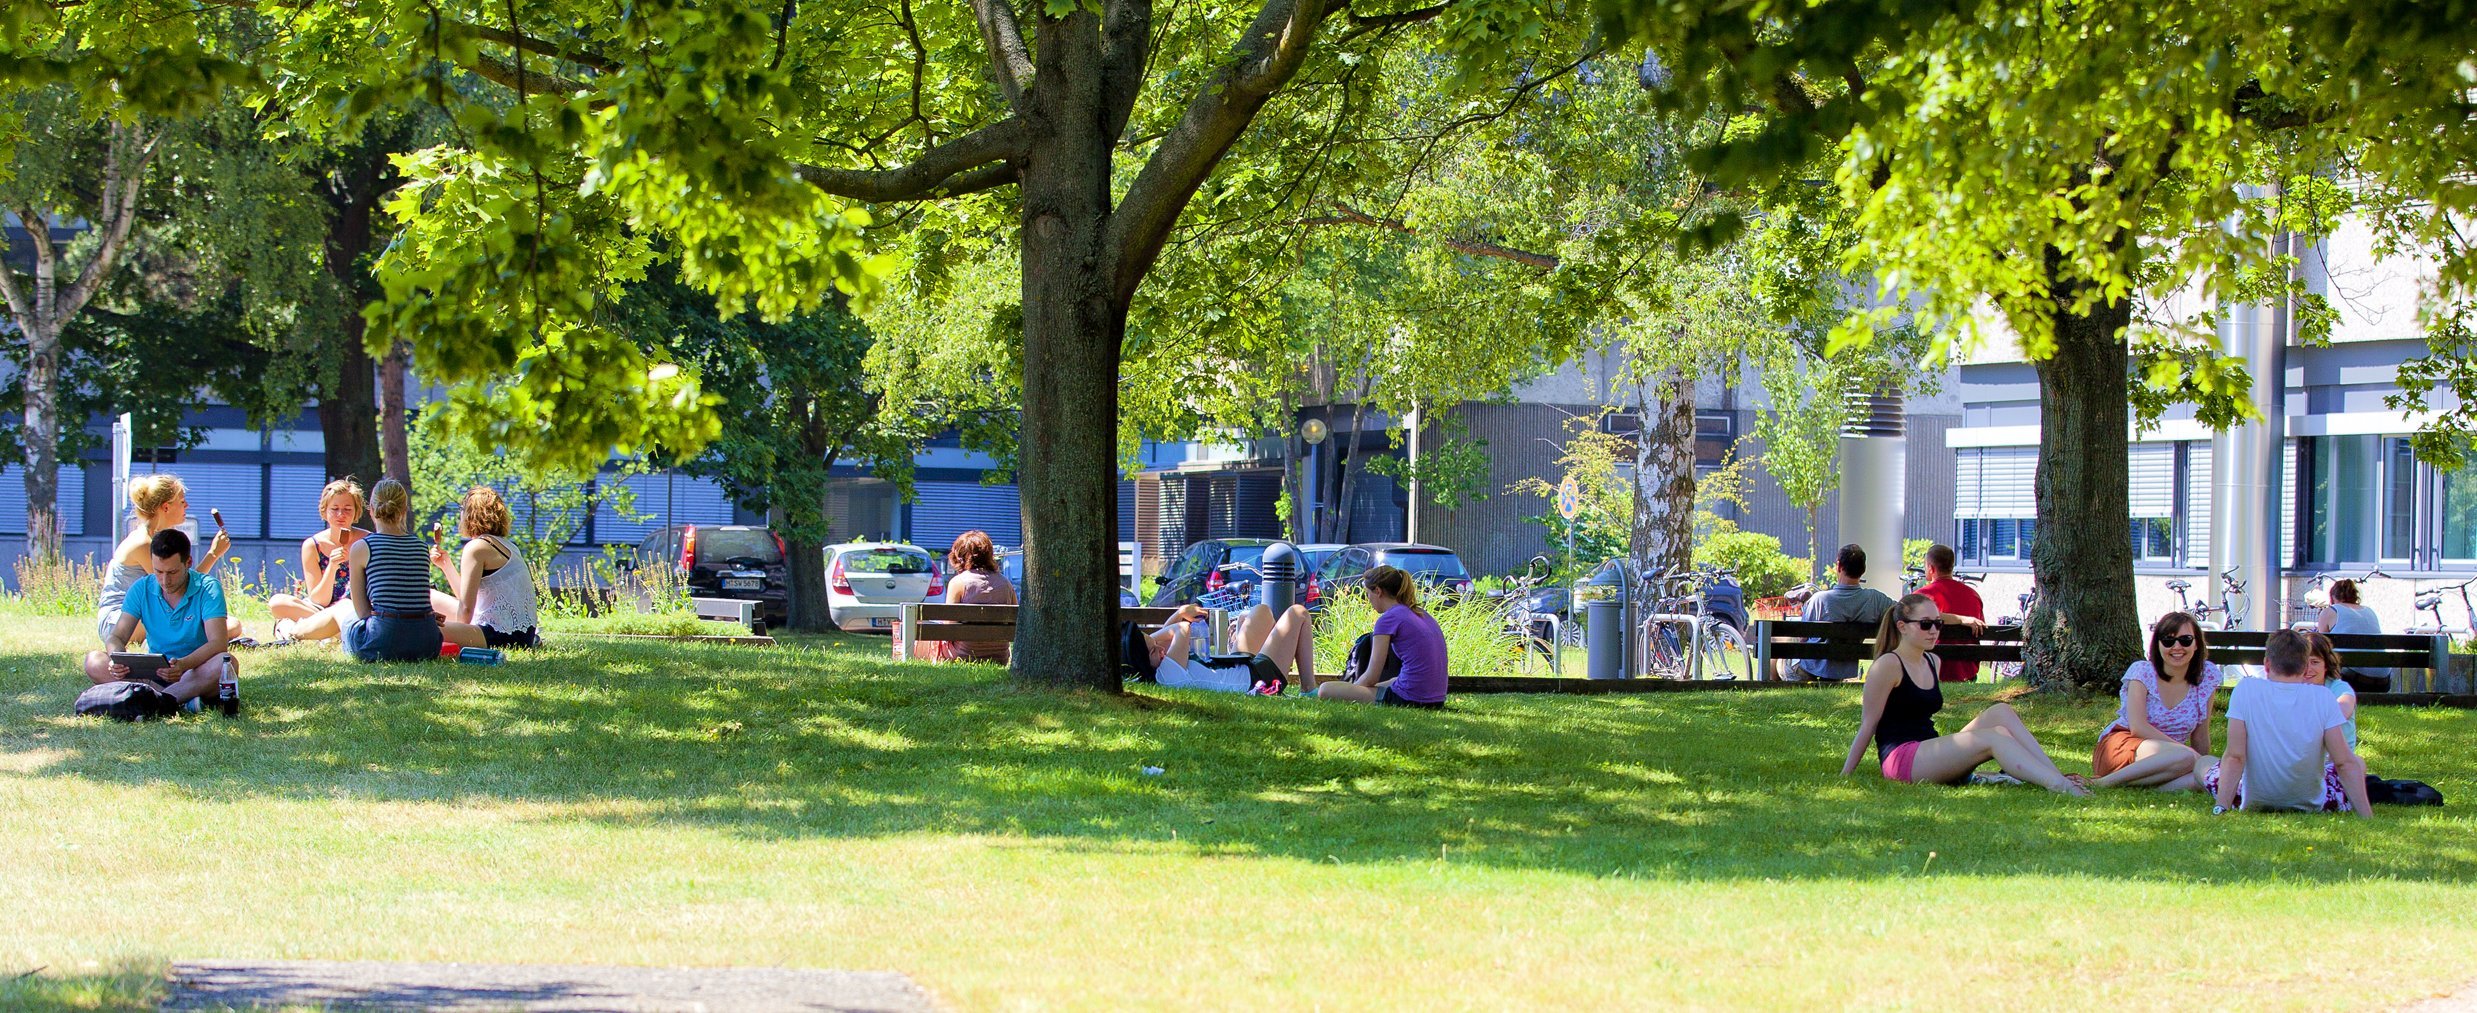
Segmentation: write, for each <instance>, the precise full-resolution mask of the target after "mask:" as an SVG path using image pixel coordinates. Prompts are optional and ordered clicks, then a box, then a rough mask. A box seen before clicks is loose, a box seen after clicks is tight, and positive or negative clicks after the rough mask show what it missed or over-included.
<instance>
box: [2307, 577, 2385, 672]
mask: <svg viewBox="0 0 2477 1013" xmlns="http://www.w3.org/2000/svg"><path fill="white" fill-rule="evenodd" d="M2314 629H2316V630H2318V631H2320V632H2323V633H2343V634H2348V633H2353V634H2364V635H2380V634H2381V633H2382V616H2380V615H2378V614H2376V613H2375V612H2374V610H2373V609H2370V608H2366V607H2365V606H2363V605H2360V604H2358V603H2357V582H2356V581H2353V580H2338V581H2333V582H2331V603H2330V604H2328V605H2324V606H2323V607H2322V614H2321V615H2319V616H2316V617H2315V618H2314ZM2325 642H2326V643H2327V642H2328V641H2325ZM2392 671H2393V670H2392V669H2388V668H2368V669H2356V668H2349V669H2342V670H2340V671H2337V672H2333V673H2331V676H2332V678H2336V679H2345V680H2347V681H2348V685H2350V686H2353V687H2355V688H2356V691H2357V692H2359V693H2388V692H2390V691H2391V675H2392Z"/></svg>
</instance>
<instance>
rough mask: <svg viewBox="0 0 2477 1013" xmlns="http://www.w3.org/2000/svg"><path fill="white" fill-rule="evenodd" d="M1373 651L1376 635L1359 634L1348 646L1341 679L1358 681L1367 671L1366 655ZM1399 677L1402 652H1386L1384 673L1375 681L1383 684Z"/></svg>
mask: <svg viewBox="0 0 2477 1013" xmlns="http://www.w3.org/2000/svg"><path fill="white" fill-rule="evenodd" d="M1375 650H1376V634H1374V633H1362V634H1359V639H1358V640H1356V641H1353V642H1352V643H1351V645H1350V658H1349V660H1347V661H1344V662H1342V678H1343V679H1344V680H1347V681H1350V682H1357V681H1359V676H1360V675H1361V674H1362V673H1365V672H1366V671H1367V670H1368V655H1370V654H1372V653H1374V652H1375ZM1401 675H1402V652H1400V651H1386V652H1385V671H1384V673H1383V674H1381V675H1378V676H1377V677H1376V681H1378V682H1383V681H1385V680H1387V679H1396V678H1400V677H1401Z"/></svg>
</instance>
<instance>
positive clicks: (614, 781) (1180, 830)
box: [0, 638, 2477, 882]
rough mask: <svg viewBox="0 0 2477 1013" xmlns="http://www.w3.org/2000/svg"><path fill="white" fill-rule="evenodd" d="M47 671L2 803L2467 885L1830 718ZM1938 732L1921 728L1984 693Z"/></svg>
mask: <svg viewBox="0 0 2477 1013" xmlns="http://www.w3.org/2000/svg"><path fill="white" fill-rule="evenodd" d="M12 639H13V640H15V639H22V638H12ZM65 658H66V655H65V652H62V651H45V650H40V649H36V648H30V647H25V646H20V645H18V644H15V643H10V644H0V659H5V660H6V661H7V662H8V663H9V664H8V670H7V672H6V673H0V776H21V777H32V778H83V779H90V780H93V781H98V782H106V783H116V784H126V785H136V786H145V787H149V788H161V789H163V790H168V791H180V792H186V793H189V794H192V795H195V796H199V797H203V798H207V799H214V800H248V799H253V798H267V799H311V798H317V799H327V798H334V797H337V796H345V797H354V798H366V799H371V800H384V801H429V802H444V803H471V804H487V803H491V802H525V803H543V804H546V805H547V806H549V807H550V811H549V812H547V813H546V814H544V815H541V816H539V817H534V818H540V819H545V820H591V821H603V822H610V823H617V824H629V825H645V824H658V823H673V824H679V825H686V826H696V827H701V828H714V829H718V830H722V831H726V832H729V833H734V834H739V835H744V836H747V837H751V838H760V839H768V838H808V837H849V838H871V837H885V836H894V835H905V834H920V833H936V834H975V835H993V836H996V837H1000V838H1006V837H1019V838H1022V839H1023V842H1024V843H1028V844H1032V845H1036V846H1042V847H1056V848H1068V849H1076V850H1085V849H1091V850H1100V851H1109V852H1117V853H1125V854H1128V855H1129V856H1130V860H1140V859H1141V855H1142V854H1144V853H1146V852H1147V851H1148V850H1150V849H1154V848H1159V847H1171V846H1175V847H1190V848H1196V849H1201V850H1204V851H1207V852H1210V853H1216V854H1229V855H1258V856H1267V857H1285V858H1297V859H1306V860H1310V861H1327V860H1331V861H1336V862H1342V863H1399V862H1404V861H1447V862H1454V863H1477V864H1483V865H1488V866H1496V867H1504V868H1522V869H1547V870H1556V871H1563V872H1570V873H1575V874H1582V875H1591V876H1641V877H1658V878H1666V879H1683V880H1746V879H1797V878H1836V879H1851V880H1872V879H1883V878H1892V877H1900V876H1908V875H1915V874H1918V873H1919V872H1921V871H1922V870H1925V869H1928V868H1932V870H1934V871H1936V872H1939V873H1941V872H1950V873H1963V874H1969V873H1976V874H2042V875H2087V876H2101V877H2107V878H2118V879H2142V880H2156V881H2165V882H2184V881H2187V880H2189V879H2190V878H2192V877H2193V876H2194V875H2195V874H2196V872H2197V868H2196V864H2195V863H2196V859H2195V857H2194V856H2195V855H2196V854H2198V853H2205V852H2206V853H2207V854H2208V855H2209V859H2208V866H2209V867H2208V869H2207V870H2206V871H2207V873H2208V874H2209V875H2210V876H2211V877H2212V878H2214V879H2220V880H2223V881H2224V880H2227V879H2300V880H2303V879H2313V880H2318V881H2319V880H2327V879H2330V878H2335V877H2337V878H2344V877H2346V876H2374V877H2388V878H2399V879H2412V880H2434V881H2453V882H2463V881H2467V880H2469V879H2470V878H2471V877H2472V876H2473V875H2477V836H2473V835H2471V834H2470V833H2469V829H2470V821H2469V820H2468V819H2467V818H2466V817H2463V816H2460V815H2458V810H2456V809H2448V808H2447V809H2441V810H2398V809H2386V810H2384V811H2383V812H2382V814H2381V815H2382V818H2381V819H2379V820H2377V821H2375V822H2373V823H2371V824H2363V823H2360V822H2358V821H2355V820H2350V819H2344V818H2337V817H2323V816H2293V817H2274V816H2256V815H2247V816H2240V817H2226V818H2219V819H2217V820H2214V819H2213V818H2212V817H2210V816H2209V815H2208V808H2209V806H2208V802H2207V800H2205V799H2202V798H2201V797H2200V796H2197V795H2190V794H2188V795H2181V796H2163V795H2158V794H2156V793H2150V792H2139V791H2116V792H2109V793H2105V795H2104V797H2102V798H2100V799H2098V800H2094V801H2079V800H2073V799H2067V798H2062V797H2057V796H2051V795H2048V794H2046V793H2043V792H2039V791H2036V790H2034V789H2028V788H2019V787H2009V788H1991V787H1980V788H1943V787H1922V786H1912V785H1897V784H1887V783H1885V782H1883V781H1882V780H1881V779H1880V778H1879V777H1877V776H1875V774H1874V768H1873V757H1872V753H1871V751H1870V752H1869V754H1868V757H1867V759H1866V760H1865V761H1863V762H1862V763H1861V765H1860V770H1859V773H1858V775H1857V776H1854V777H1850V778H1842V777H1839V776H1838V771H1839V764H1840V758H1841V756H1842V755H1843V752H1844V750H1845V749H1846V748H1847V746H1848V742H1849V735H1850V734H1851V732H1852V731H1853V729H1854V726H1855V722H1856V704H1857V700H1856V697H1855V695H1854V694H1814V693H1767V694H1751V693H1749V694H1717V693H1715V694H1649V695H1640V696H1600V697H1553V698H1552V697H1521V696H1488V697H1470V698H1464V699H1458V700H1457V701H1456V702H1455V703H1454V705H1453V706H1452V708H1450V709H1449V710H1447V711H1444V712H1442V713H1433V712H1423V711H1408V710H1400V709H1392V708H1379V707H1369V706H1363V705H1348V704H1338V703H1325V702H1319V701H1310V700H1301V699H1295V698H1291V699H1265V698H1256V697H1240V696H1231V695H1219V694H1201V693H1184V692H1178V691H1164V690H1159V689H1155V688H1146V689H1143V690H1141V691H1139V693H1138V695H1135V696H1132V697H1123V698H1122V697H1108V696H1102V695H1098V694H1055V693H1048V692H1042V691H1034V690H1026V689H1021V688H1018V687H1016V686H1014V685H1012V684H1010V683H1008V682H1007V681H1006V679H1005V676H1004V673H1003V672H1002V671H1001V670H998V669H996V668H994V667H986V666H960V665H955V666H897V665H893V664H890V663H886V662H883V661H878V660H875V659H872V658H866V657H863V656H861V655H859V654H857V653H855V652H854V651H853V650H851V649H848V648H842V647H837V646H835V645H831V644H829V645H825V646H822V647H807V646H795V647H785V648H776V649H772V650H756V649H749V648H738V647H725V646H707V645H668V644H642V645H640V644H623V645H610V644H597V645H593V646H592V647H590V648H588V647H584V646H574V647H571V646H555V647H553V648H550V649H547V650H544V651H540V652H535V653H532V654H529V655H518V656H516V657H515V659H514V660H512V661H511V662H510V663H508V664H506V665H503V666H498V667H491V668H484V667H458V666H450V665H413V666H363V665H354V664H351V663H349V662H345V661H342V660H340V659H339V657H338V656H336V655H334V654H332V653H328V652H322V651H318V650H316V649H298V648H296V649H286V650H284V651H277V652H261V653H257V654H253V655H251V656H250V658H249V659H248V665H249V672H250V674H249V675H248V676H246V677H245V687H246V690H247V693H246V703H247V706H248V713H247V714H246V715H245V718H244V720H241V721H224V720H221V719H218V718H215V717H212V716H200V717H190V718H184V719H180V720H176V721H172V722H168V723H163V724H157V725H145V726H125V725H115V724H110V723H106V722H95V721H78V720H73V719H69V718H66V717H65V716H63V714H64V712H65V710H66V707H67V703H68V699H69V697H70V695H72V694H71V691H72V689H73V687H72V686H70V685H69V684H67V683H65V682H63V681H62V680H60V679H58V678H56V677H54V676H53V675H51V673H54V672H67V671H68V668H67V664H66V660H65ZM38 673H39V676H38ZM1953 697H1954V702H1953V704H1952V706H1951V709H1950V710H1948V711H1947V713H1946V715H1945V720H1946V722H1947V724H1955V723H1957V722H1959V721H1961V720H1964V719H1965V718H1966V716H1967V714H1969V713H1973V712H1975V710H1976V709H1978V707H1980V706H1983V704H1984V702H1985V701H1986V700H1988V699H1991V694H1990V693H1989V692H1988V691H1985V690H1982V689H1975V688H1973V689H1968V690H1956V691H1955V692H1954V693H1953ZM2019 706H2020V707H2021V708H2022V710H2023V711H2024V713H2025V715H2027V717H2028V718H2029V720H2030V722H2031V724H2032V726H2033V728H2034V730H2036V731H2037V732H2038V734H2040V735H2041V736H2042V737H2043V738H2044V739H2045V740H2046V742H2047V744H2048V747H2049V749H2050V751H2051V752H2053V753H2054V754H2055V755H2056V756H2057V759H2058V761H2059V762H2060V763H2061V764H2063V765H2064V766H2065V767H2066V768H2067V769H2068V770H2069V769H2075V768H2076V767H2079V768H2082V769H2086V767H2087V761H2088V755H2089V749H2090V746H2091V742H2090V741H2089V740H2091V739H2094V738H2095V735H2096V731H2097V729H2098V727H2099V726H2100V725H2101V724H2102V723H2104V720H2105V717H2106V711H2105V709H2104V705H2100V704H2091V703H2077V702H2072V701H2046V700H2035V699H2034V700H2025V701H2021V702H2020V703H2019ZM2472 731H2477V719H2472V717H2471V716H2470V715H2469V714H2467V713H2466V712H2460V711H2450V712H2439V711H2436V712H2425V711H2400V712H2388V713H2380V714H2368V715H2367V716H2366V719H2365V726H2364V732H2365V740H2366V742H2367V745H2368V751H2369V755H2371V757H2372V758H2373V761H2374V766H2375V769H2376V771H2377V772H2380V773H2383V774H2385V775H2386V776H2394V777H2400V776H2407V777H2420V778H2423V779H2425V780H2428V781H2430V782H2433V783H2435V784H2436V785H2437V786H2438V787H2440V788H2441V789H2442V790H2443V792H2444V793H2445V795H2446V796H2450V797H2453V798H2455V799H2457V798H2467V797H2470V796H2469V795H2468V794H2467V791H2468V790H2469V789H2471V788H2477V783H2472V778H2471V774H2472V766H2477V764H2473V763H2472V761H2471V760H2470V759H2468V758H2467V756H2466V755H2465V752H2464V750H2461V749H2459V748H2458V746H2456V745H2455V743H2461V742H2465V741H2467V740H2468V738H2469V737H2470V733H2471V732H2472ZM1146 767H1160V768H1165V772H1164V773H1162V774H1160V775H1158V776H1153V775H1147V774H1146V773H1145V772H1144V768H1146ZM1000 843H1001V845H1002V846H1014V845H1015V843H1016V842H1011V841H1001V842H1000ZM2308 848H2311V849H2314V850H2313V851H2312V854H2313V855H2315V856H2317V857H2316V858H2315V860H2314V865H2313V866H2312V867H2310V868H2309V867H2306V866H2304V865H2303V864H2302V863H2301V862H2300V861H2299V856H2301V855H2305V854H2306V853H2307V849H2308ZM2196 849H2203V850H2202V851H2199V852H2197V850H2196ZM1930 854H1931V855H1932V857H1930ZM2324 863H2338V864H2335V865H2326V864H2324Z"/></svg>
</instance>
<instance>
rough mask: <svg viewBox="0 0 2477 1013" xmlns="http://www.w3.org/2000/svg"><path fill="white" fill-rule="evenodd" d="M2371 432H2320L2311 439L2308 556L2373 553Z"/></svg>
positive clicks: (2340, 558) (2347, 558)
mask: <svg viewBox="0 0 2477 1013" xmlns="http://www.w3.org/2000/svg"><path fill="white" fill-rule="evenodd" d="M2379 439H2380V437H2375V436H2324V437H2320V438H2318V439H2315V440H2314V441H2312V442H2313V451H2312V453H2313V462H2312V471H2313V484H2312V485H2311V486H2310V487H2309V489H2308V491H2307V493H2306V506H2307V509H2308V511H2309V512H2308V514H2307V515H2306V516H2307V520H2306V532H2305V536H2306V542H2305V552H2306V555H2307V557H2308V560H2309V561H2310V562H2316V563H2347V562H2360V561H2364V560H2369V559H2372V558H2374V537H2373V536H2374V523H2373V517H2372V514H2373V509H2372V507H2373V505H2374V464H2375V460H2374V455H2375V453H2376V448H2375V443H2376V441H2377V440H2379Z"/></svg>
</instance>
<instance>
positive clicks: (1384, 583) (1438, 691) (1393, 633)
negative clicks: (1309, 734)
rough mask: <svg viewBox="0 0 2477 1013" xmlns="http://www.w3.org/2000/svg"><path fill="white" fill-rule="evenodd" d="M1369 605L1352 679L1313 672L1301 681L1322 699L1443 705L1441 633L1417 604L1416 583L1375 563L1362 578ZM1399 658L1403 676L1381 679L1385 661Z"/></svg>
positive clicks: (1415, 705)
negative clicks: (1362, 649)
mask: <svg viewBox="0 0 2477 1013" xmlns="http://www.w3.org/2000/svg"><path fill="white" fill-rule="evenodd" d="M1365 582H1366V587H1367V595H1368V604H1369V605H1371V606H1374V607H1375V609H1376V629H1375V631H1374V634H1373V635H1372V636H1371V637H1369V643H1370V645H1371V646H1370V647H1369V649H1368V663H1367V666H1366V667H1365V668H1363V669H1361V670H1360V672H1359V676H1358V678H1357V679H1355V680H1343V679H1329V680H1324V681H1322V682H1321V683H1320V682H1319V681H1318V680H1317V678H1316V676H1315V674H1314V673H1313V672H1309V673H1307V674H1306V675H1305V677H1304V678H1303V680H1302V682H1301V685H1303V686H1305V687H1307V688H1308V689H1310V690H1313V691H1314V692H1315V694H1316V695H1317V696H1318V697H1321V698H1323V699H1326V700H1357V701H1359V702H1361V703H1381V704H1387V705H1391V706H1395V707H1422V708H1426V709H1429V710H1438V709H1441V708H1443V707H1444V706H1445V685H1446V664H1445V662H1446V659H1445V631H1444V629H1443V628H1442V627H1439V626H1438V625H1437V624H1436V617H1435V616H1432V615H1429V614H1428V610H1426V609H1424V608H1421V607H1419V585H1418V584H1417V583H1416V582H1414V581H1412V580H1411V575H1410V574H1409V573H1407V572H1404V571H1403V570H1401V569H1400V568H1398V567H1391V566H1379V567H1377V568H1375V569H1373V570H1369V571H1368V572H1367V577H1366V578H1365ZM1388 656H1399V657H1400V658H1401V659H1402V669H1401V674H1400V675H1398V676H1396V677H1394V678H1391V679H1386V678H1384V677H1383V676H1384V672H1385V667H1386V666H1385V659H1386V658H1387V657H1388Z"/></svg>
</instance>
